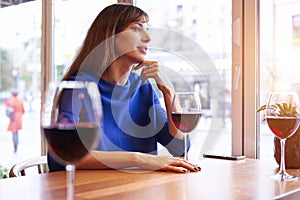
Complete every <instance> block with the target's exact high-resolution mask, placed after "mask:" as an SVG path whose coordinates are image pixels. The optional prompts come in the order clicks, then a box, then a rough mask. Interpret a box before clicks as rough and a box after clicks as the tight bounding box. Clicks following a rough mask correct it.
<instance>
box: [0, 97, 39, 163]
mask: <svg viewBox="0 0 300 200" xmlns="http://www.w3.org/2000/svg"><path fill="white" fill-rule="evenodd" d="M25 110H26V112H25V114H24V115H23V129H22V130H20V131H19V146H18V151H17V152H16V153H14V148H13V142H12V133H11V132H8V131H7V130H6V129H7V126H8V123H9V119H8V118H7V117H6V115H5V105H4V104H3V103H1V104H0V165H1V166H3V167H7V168H10V167H11V166H12V165H13V164H15V163H16V162H19V161H22V160H24V159H27V158H32V157H35V156H39V155H40V154H41V145H40V143H41V142H40V141H41V140H40V138H41V136H40V128H39V127H40V125H39V124H40V113H39V111H38V110H35V109H29V106H28V104H25Z"/></svg>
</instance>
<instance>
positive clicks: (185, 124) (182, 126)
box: [172, 112, 202, 133]
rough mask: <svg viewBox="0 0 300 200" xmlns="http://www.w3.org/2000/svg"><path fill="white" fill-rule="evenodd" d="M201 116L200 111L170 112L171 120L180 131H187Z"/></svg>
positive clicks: (190, 129) (192, 128)
mask: <svg viewBox="0 0 300 200" xmlns="http://www.w3.org/2000/svg"><path fill="white" fill-rule="evenodd" d="M201 116H202V113H201V112H195V113H174V112H172V121H173V123H174V125H175V126H176V128H178V129H179V130H181V131H182V132H185V133H189V132H191V131H193V130H194V129H195V128H196V126H197V124H198V122H199V120H200V118H201Z"/></svg>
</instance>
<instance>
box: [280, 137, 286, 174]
mask: <svg viewBox="0 0 300 200" xmlns="http://www.w3.org/2000/svg"><path fill="white" fill-rule="evenodd" d="M285 140H286V139H280V146H281V158H280V169H279V172H278V173H279V174H280V175H281V180H283V176H284V173H285Z"/></svg>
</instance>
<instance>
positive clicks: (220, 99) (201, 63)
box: [134, 0, 232, 159]
mask: <svg viewBox="0 0 300 200" xmlns="http://www.w3.org/2000/svg"><path fill="white" fill-rule="evenodd" d="M134 4H135V5H136V6H138V7H140V8H142V9H143V10H145V11H146V12H147V13H148V14H149V17H150V22H149V27H150V36H151V37H152V41H151V42H150V44H149V46H150V47H149V49H150V50H149V55H148V56H149V59H156V60H158V61H159V63H160V68H161V70H162V71H164V70H165V71H166V73H165V74H168V77H169V78H170V79H171V81H172V82H173V84H174V87H175V90H177V91H182V90H194V91H196V92H198V93H199V95H200V98H201V100H202V107H203V110H204V112H203V116H202V118H201V120H200V123H199V126H198V129H197V130H196V131H194V132H193V133H192V134H191V139H192V146H191V149H190V154H189V156H193V157H194V158H195V159H197V158H198V157H199V156H202V154H203V153H207V152H213V153H216V154H224V153H225V154H231V73H232V70H231V35H232V34H231V21H232V19H231V0H226V1H224V0H217V1H206V0H202V1H176V2H174V1H171V0H169V1H158V0H153V1H146V0H138V1H135V2H134ZM193 48H194V49H193ZM195 49H197V50H195ZM163 153H164V152H163Z"/></svg>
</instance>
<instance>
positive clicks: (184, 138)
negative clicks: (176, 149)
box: [183, 133, 188, 160]
mask: <svg viewBox="0 0 300 200" xmlns="http://www.w3.org/2000/svg"><path fill="white" fill-rule="evenodd" d="M187 139H188V137H187V133H183V140H184V159H185V160H188V150H187V149H188V147H187V143H188V142H187Z"/></svg>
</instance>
